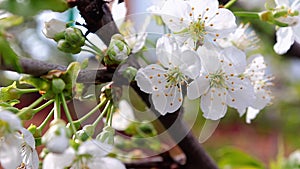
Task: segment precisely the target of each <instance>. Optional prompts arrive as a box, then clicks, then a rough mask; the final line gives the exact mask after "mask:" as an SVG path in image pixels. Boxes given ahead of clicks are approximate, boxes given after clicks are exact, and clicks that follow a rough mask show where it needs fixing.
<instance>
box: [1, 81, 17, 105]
mask: <svg viewBox="0 0 300 169" xmlns="http://www.w3.org/2000/svg"><path fill="white" fill-rule="evenodd" d="M21 95H22V93H21V92H20V91H19V90H18V88H17V85H16V82H14V83H13V84H11V85H10V86H7V87H1V88H0V102H7V101H10V100H17V99H19V98H20V97H21Z"/></svg>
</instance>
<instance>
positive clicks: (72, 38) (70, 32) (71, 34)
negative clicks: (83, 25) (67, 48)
mask: <svg viewBox="0 0 300 169" xmlns="http://www.w3.org/2000/svg"><path fill="white" fill-rule="evenodd" d="M65 40H66V41H67V42H68V43H70V44H75V45H76V47H81V46H83V45H84V43H85V38H84V36H83V34H82V32H81V30H80V29H78V28H74V27H69V28H67V29H66V30H65Z"/></svg>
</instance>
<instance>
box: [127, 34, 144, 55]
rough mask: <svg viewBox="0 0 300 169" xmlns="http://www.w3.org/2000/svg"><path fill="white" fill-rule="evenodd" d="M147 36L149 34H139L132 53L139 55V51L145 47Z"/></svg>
mask: <svg viewBox="0 0 300 169" xmlns="http://www.w3.org/2000/svg"><path fill="white" fill-rule="evenodd" d="M147 35H148V34H147V33H139V34H137V37H136V40H135V43H134V46H133V48H132V50H131V52H132V53H137V52H138V51H140V50H141V49H142V48H143V47H144V45H145V42H146V38H147Z"/></svg>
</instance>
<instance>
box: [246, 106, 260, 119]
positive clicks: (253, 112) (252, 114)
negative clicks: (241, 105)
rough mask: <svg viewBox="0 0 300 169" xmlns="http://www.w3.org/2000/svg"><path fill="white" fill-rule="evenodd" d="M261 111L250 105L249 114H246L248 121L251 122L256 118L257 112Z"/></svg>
mask: <svg viewBox="0 0 300 169" xmlns="http://www.w3.org/2000/svg"><path fill="white" fill-rule="evenodd" d="M258 113H259V109H254V108H252V107H248V110H247V115H246V122H247V123H251V120H253V119H255V117H256V116H257V114H258Z"/></svg>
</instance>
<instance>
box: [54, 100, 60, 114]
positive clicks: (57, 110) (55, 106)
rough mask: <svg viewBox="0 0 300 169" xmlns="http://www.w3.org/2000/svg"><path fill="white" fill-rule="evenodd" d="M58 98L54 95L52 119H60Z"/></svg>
mask: <svg viewBox="0 0 300 169" xmlns="http://www.w3.org/2000/svg"><path fill="white" fill-rule="evenodd" d="M60 104H61V101H60V98H59V96H58V95H56V96H55V102H54V119H60V117H61V111H60Z"/></svg>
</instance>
